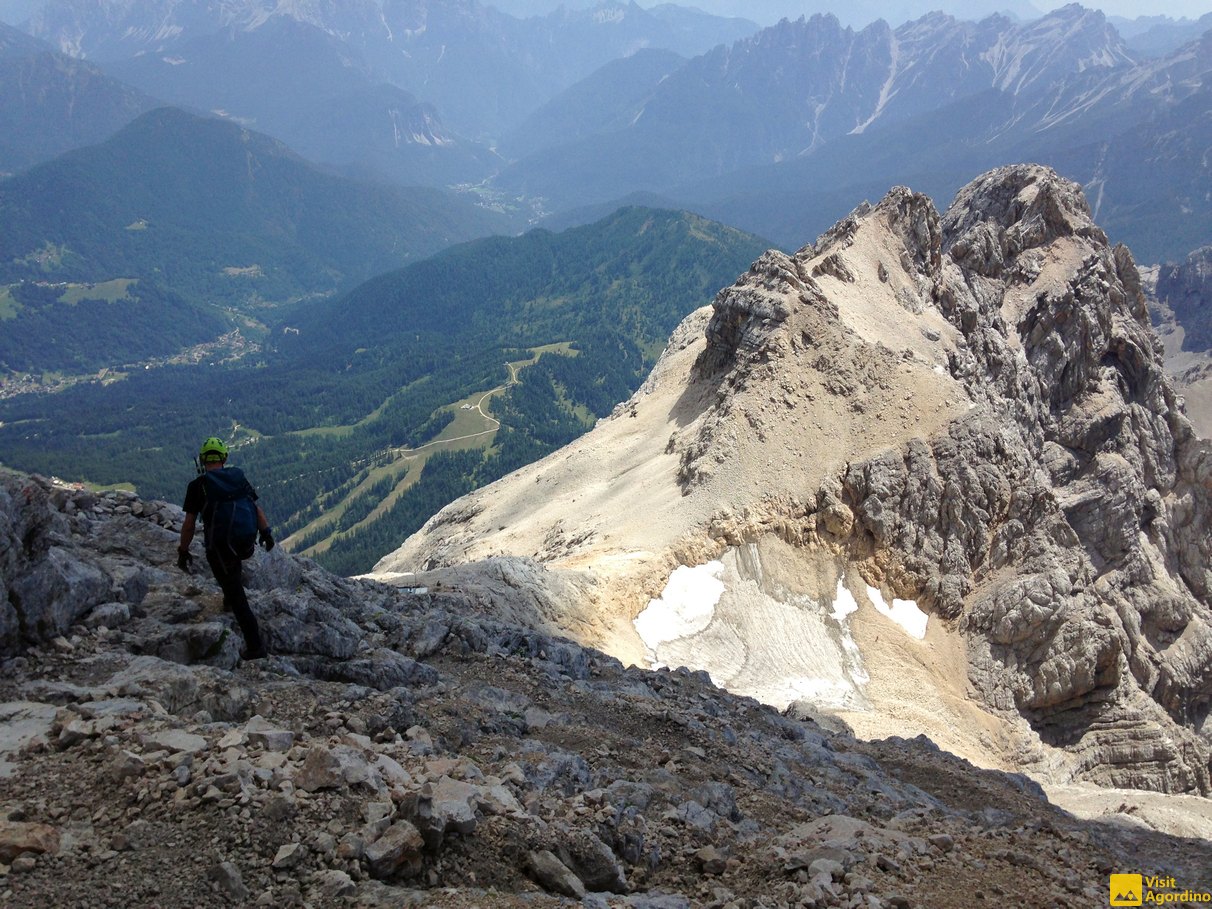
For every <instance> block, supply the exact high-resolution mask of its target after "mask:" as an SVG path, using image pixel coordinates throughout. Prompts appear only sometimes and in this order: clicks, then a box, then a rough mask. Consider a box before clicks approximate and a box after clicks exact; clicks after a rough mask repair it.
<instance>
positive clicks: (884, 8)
mask: <svg viewBox="0 0 1212 909" xmlns="http://www.w3.org/2000/svg"><path fill="white" fill-rule="evenodd" d="M42 2H43V0H0V22H8V23H11V24H16V23H18V22H21V21H22V20H24V19H25V18H26V17H28V15H29V13H30V11H31V10H33V9H35V8H36V7H38V6H39V5H41V3H42ZM481 2H482V3H484V4H485V5H486V6H496V7H498V8H499V9H501V10H504V11H505V12H508V13H512V14H513V15H522V16H525V15H537V14H540V13H546V12H550V11H551V10H553V9H555V8H556V7H557V6H559V5H560V4H561V2H562V3H563V4H564V5H566V6H569V7H582V8H583V7H588V6H595V5H597V2H598V0H481ZM638 2H639V4H640V6H644V7H649V6H654V5H656V4H657V3H660V2H669V0H638ZM672 2H675V3H678V5H681V6H695V7H698V8H699V9H702V10H706V11H707V12H709V13H715V14H717V15H727V16H744V17H745V18H748V19H754V20H756V21H758V22H760V23H762V24H770V23H773V22H775V21H777V20H778V19H779V18H781V17H783V16H786V17H789V18H796V17H798V16H800V15H802V14H805V13H809V14H810V13H813V12H817V11H821V10H825V9H832V10H833V11H835V12H836V13H837V15H838V17H839V18H841V19H843V20H851V19H854V18H856V17H857V18H859V19H862V20H865V21H871V20H873V19H880V18H882V19H886V20H887V21H888V22H890V23H891V24H893V25H899V24H900V23H901V22H904V21H906V20H907V19H910V18H916V17H917V16H919V15H921V14H922V13H923V12H925V11H926V10H929V9H943V10H945V11H947V12H950V13H952V14H953V15H957V16H960V17H962V18H979V17H981V16H984V15H987V14H988V13H989V12H993V11H996V10H1013V11H1015V12H1016V13H1018V14H1019V15H1029V10H1030V8H1031V7H1034V8H1035V9H1036V10H1038V11H1041V12H1046V11H1048V10H1052V9H1056V8H1058V7H1061V6H1064V5H1065V2H1064V0H886V2H884V0H672ZM1082 5H1083V6H1087V7H1097V8H1098V9H1101V10H1103V12H1105V13H1107V14H1108V15H1112V16H1124V17H1125V18H1128V19H1135V18H1136V17H1138V16H1158V15H1167V16H1173V17H1176V18H1177V17H1183V16H1185V17H1186V18H1188V19H1198V18H1199V17H1200V16H1202V15H1203V14H1204V13H1209V12H1212V0H1147V2H1146V0H1085V2H1083V3H1082ZM966 11H968V12H967V14H966Z"/></svg>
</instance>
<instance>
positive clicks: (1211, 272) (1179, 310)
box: [1157, 246, 1212, 350]
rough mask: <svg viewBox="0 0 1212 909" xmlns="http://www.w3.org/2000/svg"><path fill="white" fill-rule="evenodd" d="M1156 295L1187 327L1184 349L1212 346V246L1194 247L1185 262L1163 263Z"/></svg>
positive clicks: (1184, 326) (1180, 322)
mask: <svg viewBox="0 0 1212 909" xmlns="http://www.w3.org/2000/svg"><path fill="white" fill-rule="evenodd" d="M1157 298H1158V300H1160V301H1161V302H1162V303H1165V304H1167V305H1169V307H1170V309H1171V310H1173V311H1174V317H1175V318H1176V319H1177V320H1178V322H1179V324H1180V325H1182V327H1183V329H1184V330H1185V337H1184V339H1183V349H1184V350H1208V349H1210V348H1212V318H1209V309H1212V246H1204V247H1202V248H1200V249H1197V250H1195V251H1194V252H1192V253H1191V254H1190V255H1189V256H1187V259H1186V261H1185V262H1179V263H1177V264H1166V265H1163V266H1162V267H1161V269H1160V270H1159V272H1158V275H1157Z"/></svg>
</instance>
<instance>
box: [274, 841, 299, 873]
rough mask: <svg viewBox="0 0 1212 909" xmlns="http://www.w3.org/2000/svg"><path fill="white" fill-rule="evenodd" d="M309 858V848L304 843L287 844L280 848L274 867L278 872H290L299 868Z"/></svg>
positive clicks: (275, 857)
mask: <svg viewBox="0 0 1212 909" xmlns="http://www.w3.org/2000/svg"><path fill="white" fill-rule="evenodd" d="M306 858H307V847H306V846H304V845H303V844H302V843H287V844H286V845H284V846H280V847H278V853H277V855H275V856H274V860H273V862H272V866H273V868H274V870H276V871H288V870H290V869H291V868H297V867H299V865H301V864H302V863H303V861H304V860H305V859H306Z"/></svg>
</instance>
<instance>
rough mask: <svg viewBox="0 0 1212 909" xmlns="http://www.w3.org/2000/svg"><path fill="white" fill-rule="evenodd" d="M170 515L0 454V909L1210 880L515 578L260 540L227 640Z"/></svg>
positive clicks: (1166, 856)
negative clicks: (579, 617)
mask: <svg viewBox="0 0 1212 909" xmlns="http://www.w3.org/2000/svg"><path fill="white" fill-rule="evenodd" d="M180 517H181V515H180V512H179V511H178V510H177V509H176V508H175V507H173V506H169V505H165V504H163V503H154V504H153V503H143V502H140V501H139V500H137V499H135V498H134V497H133V496H127V495H124V494H114V493H111V494H107V495H105V496H100V497H98V496H96V495H93V494H90V493H88V492H84V491H81V490H76V489H68V488H63V487H61V486H57V485H55V484H52V483H50V482H48V481H44V480H41V479H38V478H31V477H26V476H21V475H16V474H2V475H0V576H2V579H3V588H2V589H3V591H4V594H3V598H2V599H0V644H2V647H3V652H4V653H5V654H6V658H5V659H4V661H3V662H2V663H0V701H3V703H0V902H3V904H4V905H5V906H38V907H44V906H80V907H85V906H87V907H98V906H158V907H173V906H201V905H215V904H219V905H262V906H275V907H279V906H304V905H306V906H315V907H320V906H342V905H359V906H393V907H396V906H409V905H426V906H466V907H470V906H483V907H490V906H491V907H513V906H534V907H546V906H561V905H574V904H582V905H588V906H619V907H622V906H630V907H652V909H657V907H659V909H674V907H683V906H684V907H689V906H715V907H758V906H763V907H792V906H794V907H824V906H839V907H856V909H857V907H867V909H876V907H940V909H947V907H960V906H963V907H971V906H981V905H990V906H994V905H998V906H1000V905H1012V906H1041V907H1042V906H1049V907H1063V906H1068V907H1074V909H1076V907H1090V906H1100V905H1106V901H1107V899H1108V889H1107V888H1108V875H1109V874H1110V873H1113V872H1128V873H1133V872H1139V873H1144V874H1150V875H1152V874H1158V875H1167V876H1172V877H1173V878H1174V879H1175V886H1176V888H1177V889H1182V888H1184V887H1189V888H1200V887H1206V886H1212V882H1209V881H1208V878H1207V873H1208V872H1207V869H1209V868H1212V844H1209V843H1208V842H1207V841H1203V840H1183V839H1178V838H1174V837H1169V836H1164V835H1162V834H1159V833H1155V832H1153V831H1150V830H1147V829H1144V828H1142V827H1140V826H1137V825H1134V824H1132V823H1131V822H1130V821H1129V820H1127V819H1126V818H1120V819H1118V820H1108V821H1107V822H1104V823H1092V822H1086V821H1078V820H1076V819H1074V818H1073V817H1071V816H1069V815H1066V814H1064V813H1063V812H1061V811H1059V810H1057V809H1056V808H1054V807H1052V806H1050V805H1049V804H1048V803H1047V802H1046V801H1045V800H1044V798H1043V797H1042V794H1041V792H1040V791H1039V789H1038V788H1037V787H1036V786H1035V785H1034V784H1032V783H1031V782H1029V781H1028V780H1026V779H1025V778H1023V777H1018V776H1011V775H1004V774H998V773H992V772H987V771H980V770H977V769H975V768H974V767H972V766H971V765H969V764H966V763H965V762H963V761H960V760H958V759H956V758H954V757H951V756H950V755H948V754H946V753H943V752H941V751H939V750H938V749H937V748H935V747H934V746H933V745H932V744H931V743H930V742H929V741H926V740H924V739H917V740H911V741H903V740H888V741H883V742H875V743H865V742H861V741H858V740H856V739H854V738H853V737H850V736H848V735H844V734H832V733H830V732H827V731H826V730H824V729H823V728H821V727H819V726H817V725H815V724H813V723H812V722H803V721H798V720H792V719H789V718H786V717H784V716H781V715H780V714H778V713H777V712H775V711H774V710H772V709H771V708H768V707H764V706H762V705H759V704H758V703H757V702H755V701H753V700H750V699H747V698H740V697H736V696H733V695H730V694H728V693H727V692H724V691H722V690H720V689H718V688H716V687H714V686H713V685H711V684H710V682H709V680H708V679H707V678H706V676H705V674H702V673H689V672H686V671H684V670H682V671H673V672H668V671H662V672H647V671H641V670H638V669H634V668H631V669H625V668H624V667H623V666H622V665H621V664H620V663H619V662H618V661H616V660H614V659H612V658H610V657H607V656H604V655H603V654H601V653H599V652H595V651H593V650H588V649H583V648H581V647H579V646H577V645H575V644H572V643H570V642H568V641H567V640H561V639H559V638H558V637H554V636H551V635H550V634H548V633H545V632H544V631H542V630H539V629H540V628H542V627H543V620H542V618H541V616H540V615H539V614H538V612H537V610H536V608H535V605H534V604H533V603H531V602H529V601H527V599H526V594H525V592H524V591H520V592H519V594H518V601H517V603H516V608H515V610H514V612H513V614H512V619H513V620H514V621H513V622H512V623H506V622H503V621H501V620H500V619H499V618H495V617H493V616H490V615H486V614H484V613H483V612H481V611H480V610H479V609H478V607H477V606H476V600H475V598H474V597H471V596H468V595H466V594H465V593H463V592H461V591H460V590H459V589H458V587H457V583H456V582H455V581H452V582H451V585H450V586H449V587H447V588H443V589H431V590H429V591H428V592H425V593H406V592H402V591H400V590H397V589H393V588H389V587H384V586H380V585H375V584H370V583H363V582H355V581H350V580H345V579H341V578H337V577H334V576H332V575H329V574H327V573H325V572H324V571H322V570H321V569H319V568H318V567H316V566H315V565H314V564H312V563H310V562H307V561H305V560H299V559H294V558H292V557H290V556H288V555H285V554H282V553H281V552H280V551H275V552H274V553H271V554H269V555H265V554H261V555H259V556H258V559H257V561H256V562H255V564H254V566H253V568H252V575H253V580H252V584H251V586H252V588H253V589H252V590H251V593H250V597H251V600H252V603H253V606H254V608H255V609H256V610H257V612H258V614H259V615H260V616H261V618H262V623H263V627H264V628H266V629H267V632H268V635H267V636H268V640H269V641H270V644H271V647H272V649H273V651H274V652H275V655H274V656H273V657H271V658H270V659H269V660H266V661H261V662H256V663H243V664H242V663H239V662H238V658H237V654H238V652H239V648H240V640H239V634H238V631H237V630H236V627H235V625H234V623H233V621H232V620H231V618H230V616H228V615H227V614H226V613H224V612H223V610H222V607H221V602H220V595H219V591H218V589H217V587H216V586H215V585H214V584H213V583H212V582H211V581H210V579H209V577H208V576H201V575H194V576H186V575H184V574H182V573H181V572H179V571H177V570H176V568H175V567H174V565H173V558H174V543H175V539H176V530H175V528H176V524H177V522H178V521H179V520H180ZM493 570H496V571H497V573H498V576H499V578H500V579H501V586H502V587H507V586H508V583H507V579H508V578H509V577H511V572H513V571H518V570H525V566H524V565H523V564H522V563H511V562H506V561H503V562H501V563H499V564H498V565H497V566H495V568H494V569H493ZM451 577H452V578H456V579H457V575H452V576H451ZM527 617H529V620H528V618H527Z"/></svg>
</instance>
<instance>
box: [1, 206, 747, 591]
mask: <svg viewBox="0 0 1212 909" xmlns="http://www.w3.org/2000/svg"><path fill="white" fill-rule="evenodd" d="M766 246H767V244H765V243H764V242H763V241H761V240H759V239H757V238H755V237H753V236H750V235H747V234H743V233H741V232H739V231H735V230H732V229H730V228H726V227H724V226H722V225H719V224H715V223H713V222H709V221H706V220H704V219H702V218H698V217H695V216H692V215H688V214H685V213H677V212H668V211H654V210H650V209H642V208H630V209H624V210H621V211H619V212H617V213H616V214H614V215H612V216H611V217H609V218H607V219H605V220H603V221H600V222H598V223H597V224H593V225H589V226H587V227H580V228H576V229H573V230H568V231H565V232H564V233H561V234H553V233H551V232H548V231H543V230H537V231H533V232H531V233H529V234H526V235H525V236H523V237H518V238H503V237H496V238H490V239H485V240H479V241H473V242H471V243H468V244H464V245H461V246H458V247H454V248H452V249H450V250H447V251H445V252H443V253H441V254H439V255H438V256H436V257H434V258H432V259H428V260H425V261H423V262H419V263H416V264H414V265H411V266H408V267H406V268H404V269H403V270H400V271H397V272H393V273H390V274H385V275H383V276H380V277H378V278H375V279H373V280H372V281H369V282H367V283H366V284H363V285H362V286H360V287H358V288H356V289H355V290H353V291H352V292H350V293H349V294H347V295H345V296H343V297H341V298H339V299H337V300H334V301H328V302H324V303H320V304H313V305H311V306H310V307H307V308H306V309H303V310H298V311H297V312H296V317H295V318H293V319H291V320H290V321H289V322H288V323H287V324H285V325H282V326H281V327H280V329H279V331H278V332H277V333H275V335H274V338H275V339H276V347H275V349H273V350H271V351H269V352H268V353H267V354H266V355H265V357H264V358H263V360H262V361H261V362H260V363H258V364H257V365H255V366H254V365H247V364H243V365H235V366H227V367H212V366H201V367H199V366H193V367H191V366H169V367H165V368H162V369H156V370H148V371H138V372H134V373H132V374H131V375H130V376H129V377H127V378H126V379H125V380H123V381H120V382H116V383H113V384H109V385H101V384H90V385H85V386H79V387H77V388H74V389H71V390H68V391H65V392H62V393H60V394H58V395H53V396H38V397H34V396H23V397H20V398H14V399H11V400H8V401H4V402H0V450H3V451H4V453H5V461H6V463H8V464H9V465H11V466H14V467H18V468H24V469H27V470H37V471H41V472H51V473H55V474H57V475H59V476H62V477H64V478H67V479H80V480H88V481H91V482H96V483H103V484H109V483H120V482H125V481H133V482H134V483H135V484H136V486H137V487H138V489H139V491H140V492H141V493H142V494H144V495H149V496H157V497H164V498H169V499H173V500H176V499H178V498H180V496H181V495H182V490H183V489H184V485H185V483H186V482H187V481H188V480H189V478H190V476H191V475H192V469H193V468H192V463H191V458H192V455H193V454H194V451H195V449H196V447H197V445H198V443H199V442H200V441H201V440H202V439H204V438H206V437H207V436H209V435H216V434H217V435H219V436H222V437H224V438H227V439H229V440H230V441H231V442H232V443H233V445H234V447H235V454H234V455H233V463H239V464H241V465H242V466H244V467H245V468H246V469H247V470H248V472H249V474H250V476H251V477H252V478H253V479H254V482H255V483H256V484H257V486H258V489H259V490H260V492H261V493H262V496H263V500H264V504H265V506H266V509H267V511H268V512H269V513H270V514H271V515H272V516H273V520H274V523H275V526H276V527H277V529H278V532H279V536H280V537H285V536H286V535H288V534H291V533H294V532H296V531H303V533H302V534H301V535H300V538H299V540H298V541H297V542H298V544H299V546H300V548H303V547H317V548H315V550H314V554H316V555H317V557H319V558H320V559H321V561H324V562H326V563H327V564H329V565H331V566H333V567H334V568H337V569H339V570H342V571H345V572H355V571H361V570H366V569H368V568H369V567H370V565H372V564H373V563H374V561H375V560H376V559H377V558H378V556H380V555H382V554H383V553H384V552H386V551H388V550H389V549H391V548H393V547H394V546H396V545H398V544H399V542H400V541H401V540H402V539H403V538H404V536H406V535H407V534H408V533H409V532H411V531H412V530H415V529H416V528H417V527H419V526H420V524H421V523H422V522H423V521H424V520H425V519H426V518H428V517H429V515H431V514H433V513H434V511H436V510H437V509H438V508H440V507H441V506H442V505H444V504H445V503H446V502H448V501H450V500H451V499H453V498H454V497H456V496H457V495H459V494H461V493H463V492H465V491H467V490H468V489H470V488H473V487H474V486H477V485H480V484H482V483H484V482H487V481H489V480H492V479H495V478H496V477H498V476H501V475H502V474H504V473H506V472H508V471H509V470H512V469H514V468H515V467H517V466H520V465H521V464H524V463H527V462H529V461H531V460H534V459H535V458H537V457H540V456H542V455H544V454H546V453H548V452H550V451H552V450H554V449H555V448H556V447H558V446H560V445H563V444H565V443H566V442H568V441H569V440H571V439H572V438H575V437H576V436H577V435H578V434H580V433H581V432H583V431H585V430H586V429H587V428H589V427H590V426H591V425H592V423H593V421H594V420H596V419H597V418H598V417H601V416H604V415H605V414H607V413H609V411H610V410H611V408H612V407H613V406H614V405H615V404H616V403H617V402H619V401H620V400H623V399H624V398H625V397H627V395H629V394H630V392H631V391H632V390H634V389H635V388H636V387H637V386H638V384H639V383H640V382H641V381H642V379H643V377H644V376H645V374H646V373H647V370H648V369H649V368H650V367H651V365H652V363H653V362H654V360H655V357H656V355H657V354H659V352H660V350H661V348H662V346H663V344H664V343H665V340H666V339H667V337H668V335H669V332H670V331H671V330H672V329H673V327H674V326H675V325H676V324H677V323H678V321H680V320H681V318H682V317H684V316H685V315H686V314H687V313H688V312H690V311H691V310H693V309H695V308H697V307H698V306H701V305H703V304H705V303H708V302H710V300H711V298H712V297H713V296H714V294H715V292H716V291H717V290H718V289H719V288H720V287H722V286H725V285H727V284H729V283H731V282H732V280H733V279H734V278H735V276H736V275H737V274H739V273H740V272H742V271H743V270H744V269H745V268H746V267H747V266H748V264H749V263H750V262H751V261H752V260H753V259H755V258H756V257H757V256H758V255H760V254H761V252H762V251H763V250H764V249H765V248H766ZM498 424H499V425H498ZM426 443H433V444H430V445H428V446H426ZM422 446H426V447H422ZM374 496H377V497H378V498H374ZM294 542H295V541H292V543H294ZM317 544H320V545H318V546H317ZM309 551H312V549H310V548H309Z"/></svg>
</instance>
